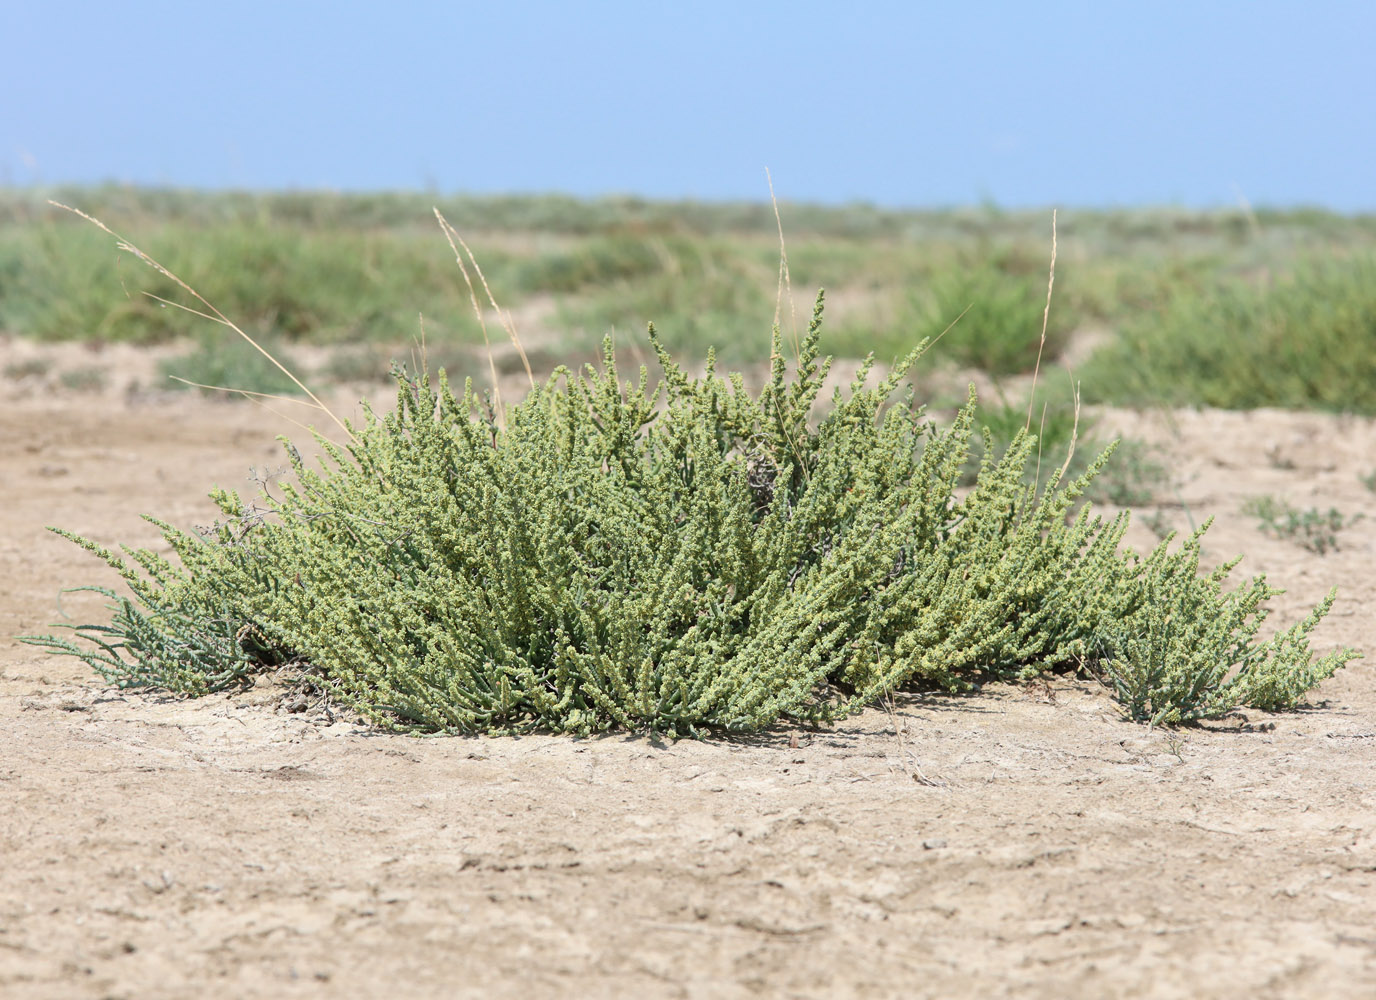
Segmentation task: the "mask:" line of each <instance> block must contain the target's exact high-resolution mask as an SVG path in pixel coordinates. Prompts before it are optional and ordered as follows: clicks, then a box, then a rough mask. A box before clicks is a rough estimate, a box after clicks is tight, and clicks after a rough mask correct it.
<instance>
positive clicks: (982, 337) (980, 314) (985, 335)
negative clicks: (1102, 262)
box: [911, 263, 1071, 375]
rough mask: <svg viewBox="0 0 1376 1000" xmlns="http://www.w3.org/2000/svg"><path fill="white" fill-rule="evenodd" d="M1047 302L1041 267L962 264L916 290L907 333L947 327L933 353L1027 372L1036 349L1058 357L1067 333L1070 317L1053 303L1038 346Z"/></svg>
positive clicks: (996, 371)
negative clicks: (1021, 268)
mask: <svg viewBox="0 0 1376 1000" xmlns="http://www.w3.org/2000/svg"><path fill="white" fill-rule="evenodd" d="M1045 305H1046V276H1045V273H1039V274H1028V273H1021V272H1018V273H1009V272H1007V271H1005V270H1003V269H1001V268H1000V267H998V266H996V265H995V264H993V263H986V264H982V265H980V264H975V265H969V266H962V267H959V268H956V269H952V270H950V271H947V272H946V273H943V274H940V275H938V276H937V277H936V278H935V279H934V280H933V281H932V282H931V283H930V285H929V286H928V287H927V288H926V289H925V290H923V291H919V292H918V293H917V295H916V298H915V299H914V302H913V308H914V313H915V318H916V322H915V325H914V326H913V328H912V330H911V335H912V336H913V338H914V339H922V338H929V339H932V340H935V339H936V338H937V337H938V336H939V335H941V334H942V331H944V330H946V329H947V327H950V330H949V331H947V332H946V333H945V335H944V336H941V339H940V340H939V341H937V342H936V346H935V347H934V348H933V350H934V353H936V354H938V355H940V356H943V357H949V358H951V359H952V360H954V361H956V362H957V363H958V364H962V365H968V366H970V367H973V368H979V369H980V370H982V371H985V372H988V373H989V374H991V375H1016V374H1019V373H1022V372H1030V371H1032V369H1033V368H1034V367H1035V366H1036V363H1037V358H1038V356H1039V352H1040V356H1041V358H1042V361H1043V362H1044V363H1046V362H1049V361H1051V360H1053V359H1054V358H1056V357H1058V356H1059V355H1060V353H1061V351H1062V350H1063V349H1064V347H1065V344H1066V341H1067V339H1068V336H1069V333H1070V328H1071V327H1070V322H1069V317H1067V316H1066V315H1064V313H1063V310H1061V309H1052V310H1051V312H1050V315H1049V317H1048V322H1047V327H1046V344H1045V347H1044V348H1042V347H1041V337H1042V319H1043V312H1044V307H1045ZM962 313H963V315H962ZM957 317H959V322H955V321H956V319H957ZM953 322H955V325H954V326H951V324H952V323H953Z"/></svg>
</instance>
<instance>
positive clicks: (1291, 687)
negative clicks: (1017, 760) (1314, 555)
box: [1099, 522, 1352, 726]
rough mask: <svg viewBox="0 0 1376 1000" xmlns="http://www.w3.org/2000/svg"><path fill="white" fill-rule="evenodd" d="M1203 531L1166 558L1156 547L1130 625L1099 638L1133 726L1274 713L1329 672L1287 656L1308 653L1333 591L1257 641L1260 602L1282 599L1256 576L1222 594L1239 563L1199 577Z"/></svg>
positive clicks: (1111, 681) (1262, 614)
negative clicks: (1251, 711) (1249, 710)
mask: <svg viewBox="0 0 1376 1000" xmlns="http://www.w3.org/2000/svg"><path fill="white" fill-rule="evenodd" d="M1208 527H1209V523H1208V522H1206V523H1205V524H1204V525H1203V526H1202V527H1201V528H1200V529H1199V530H1198V531H1196V532H1195V533H1194V535H1192V536H1191V538H1190V540H1189V542H1187V543H1186V545H1185V546H1184V547H1183V548H1182V549H1180V550H1179V551H1178V552H1175V553H1171V554H1167V551H1166V548H1165V545H1164V543H1163V544H1162V546H1161V547H1159V548H1157V549H1156V551H1155V552H1153V553H1152V555H1151V556H1150V557H1149V559H1148V565H1149V569H1148V571H1147V572H1146V573H1145V574H1144V575H1143V577H1142V581H1141V586H1142V589H1141V604H1140V605H1139V610H1138V612H1137V614H1136V615H1135V619H1134V622H1133V624H1134V626H1135V627H1134V628H1132V629H1127V630H1124V631H1121V632H1116V631H1114V630H1113V629H1110V630H1109V632H1108V634H1107V635H1105V636H1104V637H1103V638H1102V639H1101V642H1102V645H1101V646H1100V649H1099V654H1100V656H1101V658H1102V661H1103V671H1104V676H1105V678H1106V679H1107V680H1108V683H1109V684H1110V685H1111V686H1112V687H1113V690H1114V692H1115V694H1116V695H1117V696H1118V700H1119V702H1120V704H1121V705H1122V708H1123V712H1124V713H1125V714H1126V715H1127V716H1128V717H1129V718H1131V719H1133V720H1135V721H1138V722H1146V723H1148V724H1150V725H1153V726H1157V725H1173V724H1176V723H1181V722H1191V721H1195V720H1198V719H1214V718H1220V717H1222V716H1224V715H1227V714H1228V713H1230V712H1232V711H1233V710H1234V709H1236V708H1238V707H1240V706H1242V705H1251V706H1254V707H1256V708H1260V709H1275V708H1281V707H1284V706H1287V705H1292V704H1294V692H1295V691H1296V690H1298V689H1299V688H1300V687H1303V688H1304V689H1305V690H1307V689H1308V688H1309V687H1312V686H1313V685H1314V684H1317V683H1318V682H1319V681H1320V680H1322V679H1323V677H1326V676H1328V673H1331V671H1327V667H1326V666H1323V665H1322V663H1323V661H1320V662H1319V663H1312V662H1311V663H1306V664H1303V665H1301V664H1300V663H1298V662H1297V661H1295V660H1294V652H1295V651H1296V650H1299V649H1304V648H1306V647H1307V645H1308V636H1309V634H1310V632H1312V631H1313V630H1314V627H1315V626H1316V625H1317V624H1318V623H1319V621H1320V620H1321V619H1322V618H1323V617H1324V616H1325V615H1326V614H1327V613H1328V611H1329V609H1330V608H1331V607H1332V606H1333V600H1334V597H1335V592H1333V591H1330V592H1329V594H1328V596H1327V597H1326V598H1324V600H1323V602H1322V603H1321V604H1320V605H1319V606H1318V607H1317V608H1315V609H1314V611H1313V612H1311V613H1310V614H1309V615H1308V617H1306V618H1305V619H1304V620H1303V621H1301V622H1299V623H1297V624H1296V625H1294V626H1292V627H1291V628H1289V629H1287V630H1285V631H1283V632H1281V633H1279V634H1277V635H1276V636H1275V637H1273V638H1271V639H1269V640H1267V641H1265V642H1257V641H1256V635H1257V631H1258V629H1259V628H1260V626H1261V624H1262V623H1263V622H1264V621H1265V620H1266V617H1267V611H1266V610H1265V609H1264V608H1263V607H1262V604H1263V603H1264V602H1265V601H1266V600H1268V599H1269V598H1271V597H1274V596H1276V595H1278V594H1280V593H1281V591H1279V590H1275V589H1274V588H1272V587H1270V586H1269V585H1268V584H1267V583H1266V581H1265V578H1264V577H1257V578H1255V579H1253V580H1252V581H1251V582H1250V583H1248V584H1246V585H1245V586H1243V587H1241V588H1239V589H1237V590H1235V591H1232V592H1231V593H1227V594H1225V593H1223V592H1222V590H1221V586H1220V585H1221V582H1222V581H1223V579H1225V578H1226V576H1227V574H1228V573H1229V571H1230V570H1231V569H1232V568H1233V567H1234V566H1235V565H1236V564H1237V562H1238V560H1236V559H1235V560H1233V561H1232V562H1229V563H1227V564H1225V565H1223V566H1221V567H1220V568H1219V569H1217V570H1215V571H1214V572H1212V573H1209V574H1200V572H1199V547H1198V542H1199V539H1200V538H1201V537H1202V536H1203V534H1204V532H1205V531H1206V530H1207V529H1208ZM1344 654H1346V655H1348V656H1351V655H1352V653H1351V651H1350V650H1345V651H1344ZM1339 655H1343V654H1339ZM1282 664H1284V665H1285V666H1282ZM1326 671H1327V672H1326Z"/></svg>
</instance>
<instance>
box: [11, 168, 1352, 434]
mask: <svg viewBox="0 0 1376 1000" xmlns="http://www.w3.org/2000/svg"><path fill="white" fill-rule="evenodd" d="M49 198H51V199H53V200H56V201H60V202H64V203H66V204H70V205H73V206H75V207H78V208H81V209H83V210H85V211H87V212H90V213H91V214H93V215H95V216H98V217H99V218H101V219H102V220H103V221H104V222H106V223H107V224H108V225H110V226H111V227H112V228H113V229H115V230H116V231H118V232H120V233H121V234H123V235H125V236H127V237H129V238H130V239H131V240H133V241H134V242H135V243H137V244H138V245H139V246H140V247H141V248H142V249H144V250H145V251H147V252H148V253H149V254H151V255H152V256H154V257H156V258H157V259H158V260H160V261H161V262H162V263H164V264H165V265H167V266H168V267H169V268H170V269H172V270H173V271H174V272H176V273H177V274H178V275H180V276H181V277H182V278H184V279H185V280H186V281H187V282H189V283H190V284H191V285H192V286H194V287H195V288H196V289H197V290H199V291H200V292H201V293H202V294H203V295H204V296H205V297H206V298H207V299H209V300H210V301H211V302H213V303H214V304H215V305H216V306H217V307H219V308H220V309H221V310H222V311H223V312H224V313H225V314H227V315H229V316H230V317H232V318H233V319H235V321H236V322H238V323H239V324H240V325H241V326H243V327H244V329H245V330H247V331H249V332H250V333H252V334H254V335H255V336H262V337H264V338H266V339H267V340H269V341H271V342H273V343H275V344H278V345H280V346H281V349H283V350H284V351H286V352H288V353H289V352H290V350H291V347H292V345H293V344H295V343H304V344H323V345H335V346H338V347H339V348H340V353H339V359H338V361H337V362H335V363H333V364H331V365H329V366H326V367H325V368H324V369H323V370H322V371H321V372H319V373H317V374H318V375H319V376H323V377H325V378H328V377H330V375H331V373H336V374H339V375H344V374H349V375H352V376H355V377H356V376H357V375H358V374H360V373H362V372H366V371H369V370H374V371H376V373H377V375H378V376H379V377H381V376H382V375H384V374H385V370H386V359H387V358H388V357H389V356H392V355H395V356H397V357H403V356H405V354H406V352H407V351H408V350H409V348H408V346H407V345H408V344H410V343H412V342H414V341H415V340H416V339H417V338H418V336H419V333H420V326H421V317H423V318H424V327H425V335H426V339H427V341H428V343H429V344H430V345H431V346H432V347H433V348H434V350H435V351H436V352H437V353H438V355H439V356H442V357H449V358H454V359H457V360H458V361H459V362H460V363H462V362H463V360H464V359H470V358H472V357H474V356H475V355H474V353H473V352H472V351H471V350H469V349H470V348H472V347H473V346H474V345H477V344H480V342H481V333H480V330H479V325H478V323H477V321H476V319H475V317H474V314H473V310H472V307H471V304H470V299H469V290H468V287H467V285H466V284H465V283H464V281H463V278H462V275H461V274H460V272H459V270H458V268H457V267H456V266H455V263H454V259H453V253H452V252H451V251H450V248H449V246H448V244H447V243H446V242H445V240H444V239H443V237H442V236H441V234H440V232H439V229H438V227H437V226H436V225H435V221H434V219H433V216H432V214H431V208H432V205H433V204H435V203H436V199H434V198H432V197H429V196H425V195H420V194H360V195H337V194H325V193H279V194H244V193H225V194H208V193H199V192H190V191H179V190H162V189H139V188H133V189H131V188H122V187H100V188H81V189H54V190H45V191H35V190H6V191H0V331H3V332H5V333H9V334H12V335H19V336H24V337H30V338H35V339H38V340H41V341H53V340H93V339H94V340H121V341H131V342H136V343H161V342H168V341H172V340H176V339H178V338H190V339H191V340H192V341H193V342H194V343H196V344H198V345H199V346H198V347H197V348H195V352H194V353H193V354H192V355H189V356H188V367H189V368H190V369H191V370H192V372H193V374H192V376H190V377H193V378H194V376H195V373H196V372H201V373H204V374H207V375H209V376H213V378H212V379H210V380H212V381H214V380H230V381H233V380H234V379H235V378H236V377H240V376H241V377H242V380H243V381H240V382H236V383H235V384H237V385H242V386H243V387H244V388H270V389H278V388H281V385H280V384H279V381H275V380H274V378H273V376H274V372H273V371H267V370H260V369H259V368H255V367H254V365H253V360H252V358H251V356H250V355H251V353H252V352H250V351H245V352H244V353H242V354H240V353H239V351H240V345H238V344H236V343H230V344H227V345H226V344H223V343H220V342H218V341H217V340H215V339H214V336H215V335H218V331H217V330H215V328H213V327H210V328H209V329H207V326H208V324H206V323H205V321H203V320H200V319H198V318H196V317H194V316H192V315H189V314H187V313H185V312H182V311H180V310H177V309H173V308H168V307H167V306H164V305H163V304H162V303H160V302H158V301H157V300H156V299H155V298H152V297H150V295H145V294H143V293H145V292H147V293H151V294H152V295H156V296H159V297H162V298H170V299H173V300H177V301H184V296H183V297H182V298H180V299H179V298H178V294H179V293H178V289H177V288H176V287H175V286H174V285H173V283H172V282H170V281H168V280H167V279H165V278H162V277H161V276H159V275H158V274H157V273H155V272H154V271H152V270H151V269H149V268H146V267H144V266H142V265H141V264H140V263H139V262H138V261H137V260H135V259H134V258H132V257H130V256H129V255H127V254H122V253H120V252H118V251H117V250H116V248H115V246H114V243H113V241H112V240H111V239H110V237H109V236H107V235H106V234H104V233H102V232H100V231H99V230H98V229H96V228H95V227H94V226H91V225H90V224H89V223H87V222H85V221H83V220H81V219H79V218H77V217H76V216H74V215H71V214H69V213H66V212H63V211H61V210H60V209H57V208H54V207H52V206H51V205H49V204H48V199H49ZM438 207H439V208H440V209H441V210H442V211H443V212H444V214H445V215H446V217H447V218H448V219H449V220H450V221H451V222H452V223H453V224H454V226H455V227H456V228H457V229H458V231H459V232H461V233H462V234H464V236H465V239H466V240H467V242H468V243H469V245H470V246H471V247H472V248H473V250H474V252H475V253H476V254H477V256H478V260H479V262H480V263H481V265H482V268H483V271H484V274H485V275H486V278H487V280H488V281H489V283H490V285H491V288H492V292H493V294H494V295H495V296H496V298H497V300H498V302H499V303H500V304H501V305H502V307H503V308H505V309H508V310H511V311H513V312H514V313H515V315H516V316H517V317H518V318H519V320H520V322H519V326H520V329H521V333H522V335H523V336H524V337H526V338H527V339H529V340H530V341H531V342H532V343H533V344H535V345H536V346H538V348H539V350H540V351H541V352H542V353H543V354H544V355H545V356H546V357H547V358H549V359H559V358H561V357H575V356H579V355H580V354H582V353H586V352H588V351H589V350H591V349H594V348H595V345H596V344H597V343H598V342H600V340H601V338H602V337H603V336H604V335H606V334H607V333H613V334H614V335H615V338H616V341H617V343H618V344H628V343H634V344H636V345H637V346H639V345H640V344H641V343H643V334H644V329H645V326H646V324H647V323H648V322H650V321H653V322H654V324H655V326H656V328H657V329H658V330H659V331H660V334H661V336H662V338H663V340H664V342H665V343H666V344H667V345H668V346H669V348H670V349H671V350H673V351H674V352H676V353H677V354H679V355H681V356H685V357H695V356H696V357H701V356H702V355H703V354H704V353H705V351H706V350H707V348H709V347H713V348H715V349H716V351H717V354H718V357H719V358H720V360H721V361H722V363H723V364H725V365H731V366H734V365H748V364H751V363H755V362H759V361H761V360H763V359H765V358H766V357H767V354H768V345H769V329H770V326H771V325H772V323H773V320H774V316H775V311H776V306H777V304H778V281H779V240H778V229H777V223H776V221H775V216H774V209H773V207H772V206H771V205H769V204H767V203H766V204H703V203H692V202H649V201H644V200H639V199H633V198H620V199H604V200H591V201H580V200H575V199H571V198H564V197H556V196H545V197H536V196H531V197H502V198H441V199H438ZM779 209H780V213H781V216H782V222H783V226H784V231H785V236H786V239H787V254H788V265H789V276H790V280H791V284H792V288H793V290H794V292H795V296H796V297H797V298H798V299H800V300H804V301H810V299H811V297H812V294H813V292H815V290H816V289H817V288H818V287H821V286H825V287H826V288H827V290H828V302H829V309H828V314H827V323H826V326H825V334H824V339H823V344H822V346H823V349H824V350H827V351H830V352H832V353H835V354H837V355H838V356H849V357H862V356H864V355H865V354H867V353H869V352H873V353H874V354H875V355H876V357H877V358H878V360H880V361H881V362H887V361H889V360H891V359H893V358H895V357H897V356H900V355H902V354H904V353H905V352H906V351H908V350H909V349H910V348H911V347H912V346H913V345H914V344H915V343H916V342H918V341H919V340H920V339H921V338H923V337H935V336H937V335H938V334H941V333H942V331H943V330H946V328H947V327H948V326H950V324H951V323H952V322H953V321H955V320H957V318H958V317H959V322H956V323H955V326H954V327H952V328H951V329H950V330H949V331H948V332H947V333H946V334H945V335H944V336H943V337H941V339H940V340H939V341H938V342H937V344H936V346H935V347H934V348H933V349H932V352H931V354H932V358H931V361H930V362H929V363H930V364H935V365H937V366H938V367H940V366H948V367H965V368H978V369H982V370H983V371H985V372H987V373H988V374H989V375H990V376H992V377H993V378H994V379H995V380H999V379H1006V378H1009V377H1013V376H1019V375H1025V374H1026V373H1028V372H1030V371H1031V369H1032V368H1033V366H1034V365H1035V363H1036V361H1037V357H1038V347H1039V344H1040V341H1041V334H1042V319H1043V309H1044V306H1045V301H1046V282H1047V266H1048V263H1049V258H1050V249H1051V218H1050V213H1049V212H1045V213H1042V212H1037V213H1023V212H1017V213H1014V212H1004V211H1000V210H997V209H995V208H991V207H979V208H968V209H954V210H949V211H923V212H917V211H888V210H884V209H879V208H875V207H873V206H868V205H854V206H846V207H833V208H828V207H819V206H813V205H793V204H787V203H785V204H781V205H780V207H779ZM1373 261H1376V217H1373V216H1365V217H1347V216H1339V215H1334V214H1330V213H1326V212H1321V211H1314V210H1300V211H1289V212H1265V211H1263V212H1257V213H1244V212H1240V211H1219V212H1214V213H1196V212H1184V211H1177V210H1169V209H1160V210H1140V211H1111V212H1108V211H1106V212H1086V211H1063V212H1061V213H1060V215H1059V225H1058V256H1057V262H1056V282H1055V294H1054V297H1053V300H1052V305H1051V310H1050V316H1049V322H1048V324H1047V330H1046V341H1045V345H1044V348H1043V350H1042V364H1043V367H1044V368H1046V367H1059V366H1060V363H1061V362H1060V356H1061V355H1062V354H1063V352H1065V351H1067V350H1070V349H1071V348H1072V346H1073V345H1075V344H1076V342H1077V338H1082V337H1086V336H1088V335H1090V334H1093V335H1095V341H1096V343H1098V345H1099V346H1098V349H1097V351H1095V353H1094V354H1093V355H1092V356H1087V354H1086V352H1085V351H1078V352H1073V356H1074V358H1075V360H1076V362H1077V364H1078V365H1079V367H1078V370H1077V375H1079V376H1080V377H1081V378H1082V379H1083V382H1084V392H1085V398H1086V399H1087V400H1094V401H1103V402H1117V403H1127V404H1130V405H1138V406H1141V405H1155V404H1158V403H1168V404H1171V405H1192V404H1208V405H1216V406H1226V407H1248V406H1257V405H1280V406H1290V407H1318V408H1322V409H1329V410H1344V409H1348V410H1353V411H1357V412H1363V413H1370V412H1376V395H1373V392H1372V389H1371V387H1372V386H1373V385H1376V373H1374V372H1373V370H1372V368H1371V365H1372V361H1371V359H1372V358H1373V357H1376V350H1373V348H1376V281H1373V280H1371V277H1372V274H1373V273H1376V264H1374V263H1373ZM479 294H480V296H481V295H482V292H481V289H480V290H479ZM797 312H798V315H799V322H803V321H804V320H805V310H804V309H802V308H801V307H799V309H798V310H797ZM793 315H794V313H793V310H790V308H789V307H788V305H787V304H785V305H784V306H783V308H782V310H781V313H780V317H781V324H782V325H783V327H784V330H785V334H786V338H785V339H786V340H787V339H788V336H787V335H788V334H789V333H790V332H791V330H790V327H791V326H792V324H793ZM495 333H496V335H497V336H499V337H500V336H502V334H501V332H500V330H497V331H495ZM473 374H480V372H479V371H476V370H475V372H473ZM264 380H266V381H264ZM1064 382H1065V379H1064V377H1063V376H1062V377H1058V379H1057V380H1056V381H1055V385H1056V386H1058V387H1063V385H1064ZM246 383H252V384H246ZM1057 391H1058V392H1059V391H1061V390H1060V389H1059V388H1058V389H1057ZM1056 402H1058V403H1059V402H1064V401H1063V400H1057V401H1056Z"/></svg>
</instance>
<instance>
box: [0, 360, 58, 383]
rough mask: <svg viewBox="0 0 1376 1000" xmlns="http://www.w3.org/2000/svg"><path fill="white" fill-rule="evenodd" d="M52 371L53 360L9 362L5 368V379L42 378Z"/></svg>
mask: <svg viewBox="0 0 1376 1000" xmlns="http://www.w3.org/2000/svg"><path fill="white" fill-rule="evenodd" d="M52 369H53V359H52V358H44V357H36V358H25V359H24V360H23V361H11V362H10V363H9V364H7V365H6V366H5V378H12V379H21V378H42V377H43V376H44V375H46V374H48V372H50V371H52Z"/></svg>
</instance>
